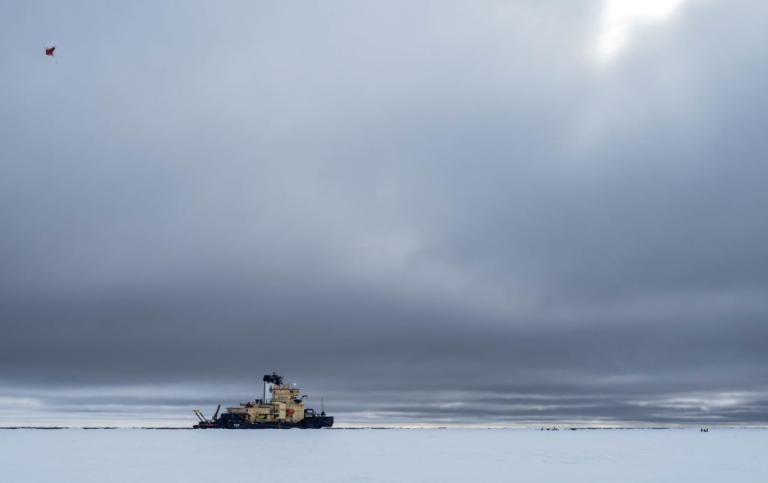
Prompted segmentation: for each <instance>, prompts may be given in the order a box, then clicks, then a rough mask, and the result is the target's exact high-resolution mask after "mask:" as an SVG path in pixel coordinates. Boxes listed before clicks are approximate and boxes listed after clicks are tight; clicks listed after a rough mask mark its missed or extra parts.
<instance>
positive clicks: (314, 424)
mask: <svg viewBox="0 0 768 483" xmlns="http://www.w3.org/2000/svg"><path fill="white" fill-rule="evenodd" d="M331 426H333V416H315V417H314V418H304V419H302V420H301V421H300V422H298V423H234V422H228V423H224V421H222V420H221V419H219V420H218V421H216V422H215V423H214V424H206V425H202V424H196V425H195V426H194V427H195V428H198V429H214V428H218V429H293V428H299V429H320V428H330V427H331Z"/></svg>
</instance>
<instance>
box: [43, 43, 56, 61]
mask: <svg viewBox="0 0 768 483" xmlns="http://www.w3.org/2000/svg"><path fill="white" fill-rule="evenodd" d="M54 50H56V44H48V45H46V46H45V55H47V56H50V57H53V60H56V56H54V55H53V51H54ZM56 63H57V64H58V63H59V61H58V60H56Z"/></svg>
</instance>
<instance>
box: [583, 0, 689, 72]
mask: <svg viewBox="0 0 768 483" xmlns="http://www.w3.org/2000/svg"><path fill="white" fill-rule="evenodd" d="M685 1H686V0H606V1H605V8H604V9H603V18H602V22H601V28H600V40H599V45H598V57H599V59H600V60H601V61H603V62H607V61H610V60H612V59H614V58H615V57H616V55H617V54H618V53H619V52H620V51H621V50H622V49H623V48H624V47H625V46H626V45H627V43H628V42H629V39H630V37H631V36H632V34H633V33H634V31H635V29H636V28H637V27H638V26H640V25H642V24H646V23H650V22H661V21H663V20H666V19H668V18H669V17H670V16H671V15H672V14H674V13H675V12H676V11H677V9H678V8H679V7H680V6H681V5H682V4H683V3H684V2H685Z"/></svg>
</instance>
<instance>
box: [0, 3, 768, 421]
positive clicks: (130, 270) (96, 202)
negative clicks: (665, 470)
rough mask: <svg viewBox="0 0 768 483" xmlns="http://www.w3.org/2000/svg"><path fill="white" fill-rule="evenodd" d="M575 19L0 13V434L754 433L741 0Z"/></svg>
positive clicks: (508, 14)
mask: <svg viewBox="0 0 768 483" xmlns="http://www.w3.org/2000/svg"><path fill="white" fill-rule="evenodd" d="M558 3H560V4H559V5H558ZM601 8H602V3H601V2H597V1H585V2H549V3H548V4H547V5H546V6H543V5H540V2H523V1H521V2H493V1H490V2H481V3H476V2H471V3H470V2H456V3H453V2H439V3H438V2H419V3H417V4H415V5H414V4H413V3H410V2H402V3H401V2H394V3H393V2H387V3H386V4H385V3H374V2H370V3H368V2H354V3H352V2H331V3H326V4H323V5H322V6H320V5H319V4H315V3H312V2H306V3H303V2H291V3H290V4H284V3H263V4H262V3H257V2H243V3H238V2H228V3H220V2H215V3H214V2H211V3H196V4H195V5H194V6H192V5H191V4H189V5H188V4H186V3H178V4H177V3H172V2H169V3H164V4H163V6H157V5H155V4H154V3H149V2H147V3H143V2H138V3H130V4H128V5H125V4H120V5H118V4H113V5H99V6H96V5H92V4H86V3H85V2H83V3H74V4H67V5H61V4H59V3H54V4H51V5H46V4H42V3H41V4H34V5H33V4H32V3H29V4H24V5H21V4H19V5H3V6H2V7H0V26H2V28H1V29H0V40H1V42H0V45H1V46H2V47H0V70H2V75H1V76H0V90H1V91H2V95H0V149H1V150H2V151H1V152H2V156H1V158H2V160H1V161H0V207H1V210H0V235H1V237H0V273H2V277H0V324H1V325H0V326H1V327H2V335H1V336H0V425H2V426H9V425H18V424H37V423H39V422H51V423H59V422H64V423H66V422H68V421H76V422H80V421H104V422H108V423H109V422H117V423H119V424H130V423H131V422H136V424H137V425H142V424H149V425H151V424H154V423H158V424H160V423H167V422H169V421H170V422H172V423H178V424H186V418H188V415H191V413H190V412H189V410H190V409H191V408H198V407H199V408H201V409H204V408H213V407H214V406H215V404H217V403H224V404H229V403H235V402H238V401H244V400H245V399H247V398H249V397H253V396H254V395H255V393H256V392H257V391H258V388H259V384H260V383H259V381H260V376H261V374H262V373H264V372H271V371H273V370H277V371H280V372H282V373H284V374H285V375H286V376H287V378H288V379H289V380H291V381H294V380H295V381H297V382H299V383H300V384H301V386H302V388H303V389H304V390H305V391H306V392H307V393H309V394H310V395H311V397H312V400H314V403H315V405H318V403H319V399H320V398H323V399H324V400H325V403H326V409H327V410H328V411H332V412H334V413H335V414H336V415H337V417H338V420H339V421H340V422H342V423H347V424H375V425H387V424H416V425H421V424H436V425H443V424H460V425H476V424H477V425H519V424H539V423H542V424H543V423H547V424H549V423H555V424H557V423H570V424H585V425H592V424H609V425H628V424H630V425H656V424H663V425H673V424H708V425H712V424H729V425H737V424H748V425H764V424H766V420H767V419H768V382H767V381H766V378H765V367H768V351H766V350H765V347H766V344H767V343H768V328H766V316H767V315H768V298H767V297H766V296H765V294H766V293H767V290H768V271H767V270H766V267H768V221H767V220H768V217H766V207H767V206H768V190H766V189H765V186H764V185H765V180H766V179H768V165H767V164H766V162H765V159H766V158H765V153H766V148H767V147H768V146H767V145H768V141H767V139H768V138H766V136H765V135H764V133H763V132H764V130H765V125H766V121H768V119H766V118H767V117H768V111H767V110H766V107H768V106H767V104H768V102H767V101H766V95H765V93H764V91H765V88H764V86H765V84H766V75H767V74H768V70H767V69H766V66H768V50H767V49H766V48H765V46H766V45H768V43H767V42H766V40H768V39H766V36H768V34H767V33H766V32H768V28H766V27H768V26H767V25H766V20H765V19H766V18H768V16H767V15H766V14H767V13H768V12H766V9H767V8H768V7H765V6H763V4H762V3H760V2H739V5H738V6H737V5H734V4H730V3H727V2H695V1H690V2H689V3H687V4H685V5H684V6H683V7H682V8H681V9H680V11H679V12H677V14H676V15H675V16H674V17H672V18H670V19H669V20H668V21H667V22H665V23H660V24H655V25H650V26H647V27H646V28H645V29H640V30H638V31H637V32H636V35H635V36H634V37H633V38H632V39H631V41H630V43H629V44H628V45H627V47H626V48H625V49H624V50H623V51H622V52H621V54H620V55H619V56H618V57H617V58H616V59H614V60H613V61H611V62H610V63H602V64H601V63H599V62H597V61H596V60H595V55H594V50H595V45H596V42H597V38H598V35H599V29H600V18H601V17H600V13H601ZM52 37H53V38H52ZM49 40H57V41H59V45H60V48H59V50H58V51H57V52H60V54H59V63H58V64H54V63H51V62H49V60H50V59H46V58H44V56H42V54H41V52H38V50H41V49H39V48H38V44H40V46H42V44H44V43H45V42H47V41H49ZM188 419H189V420H190V421H191V420H192V419H193V418H188Z"/></svg>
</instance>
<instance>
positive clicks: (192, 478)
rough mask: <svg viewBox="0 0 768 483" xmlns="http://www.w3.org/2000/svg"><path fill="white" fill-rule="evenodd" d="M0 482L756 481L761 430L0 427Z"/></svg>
mask: <svg viewBox="0 0 768 483" xmlns="http://www.w3.org/2000/svg"><path fill="white" fill-rule="evenodd" d="M0 481H3V482H12V483H26V482H29V483H33V482H40V483H43V482H44V483H50V482H78V483H91V482H93V483H96V482H98V483H111V482H131V483H135V482H139V483H149V482H169V481H170V482H175V481H179V482H184V483H196V482H237V483H241V482H242V483H246V482H260V481H264V482H278V483H279V482H293V483H295V482H306V483H309V482H313V483H314V482H440V483H442V482H463V483H466V482H475V481H484V482H514V481H519V482H526V483H527V482H554V481H558V482H569V483H577V482H640V481H642V482H654V483H659V482H675V483H679V482H687V481H691V482H696V483H702V482H724V481H725V482H728V481H731V482H740V483H743V482H766V481H768V431H767V430H757V429H756V430H747V429H722V430H718V429H710V431H709V432H708V433H701V432H699V430H698V429H685V430H681V429H666V430H578V431H567V430H566V431H563V430H561V431H556V432H555V431H533V430H479V429H478V430H464V429H444V430H437V429H435V430H296V429H294V430H283V431H280V430H264V431H248V430H242V431H238V430H231V431H229V430H197V431H169V430H141V429H115V430H85V429H62V430H34V429H18V430H0Z"/></svg>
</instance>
